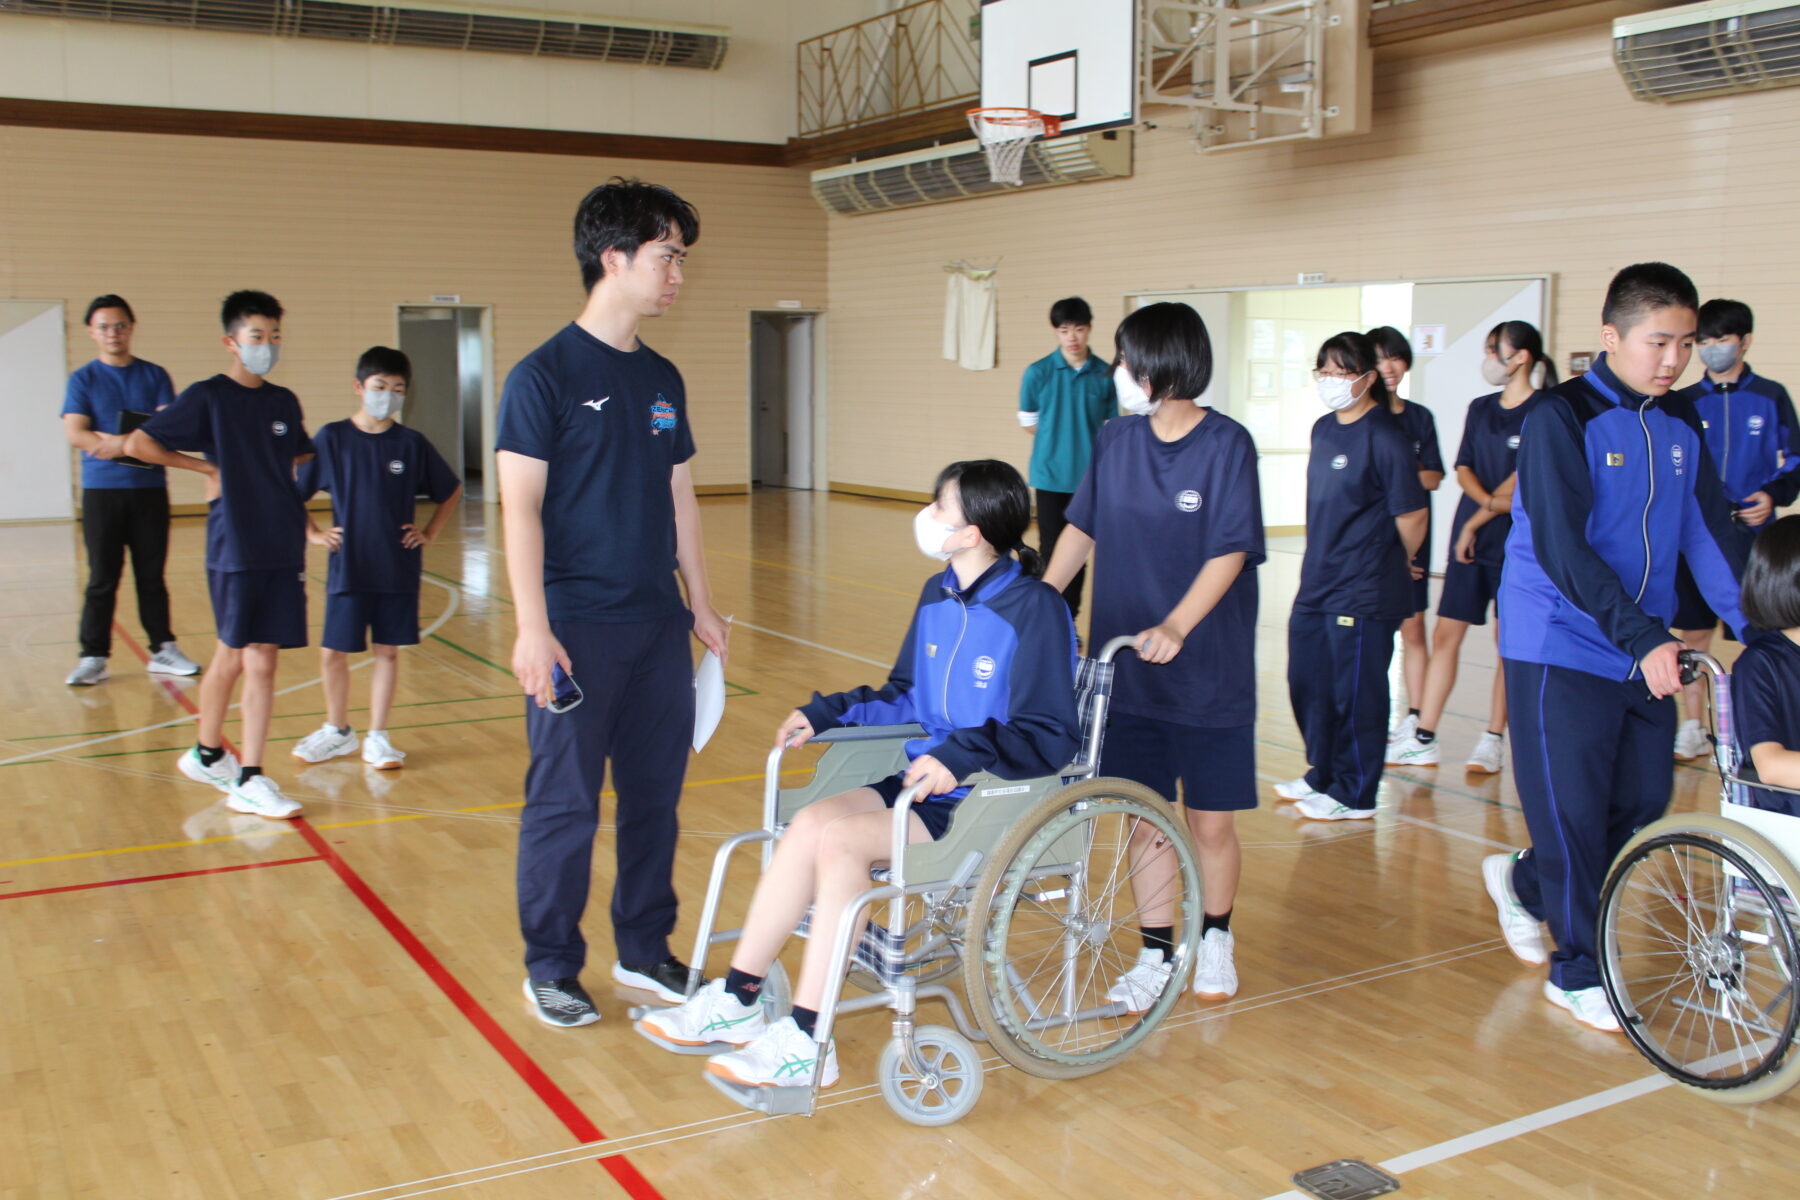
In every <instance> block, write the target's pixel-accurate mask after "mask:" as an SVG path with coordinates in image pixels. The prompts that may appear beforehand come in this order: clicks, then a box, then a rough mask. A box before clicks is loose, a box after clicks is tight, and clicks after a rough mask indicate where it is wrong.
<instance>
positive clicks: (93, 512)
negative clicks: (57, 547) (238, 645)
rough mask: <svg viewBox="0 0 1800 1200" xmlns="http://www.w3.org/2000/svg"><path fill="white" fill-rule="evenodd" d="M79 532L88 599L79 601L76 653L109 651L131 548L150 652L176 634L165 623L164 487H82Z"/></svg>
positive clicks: (166, 524) (166, 496)
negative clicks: (85, 559) (78, 649)
mask: <svg viewBox="0 0 1800 1200" xmlns="http://www.w3.org/2000/svg"><path fill="white" fill-rule="evenodd" d="M81 536H82V540H84V541H85V542H86V543H87V556H88V585H87V599H86V601H85V602H84V603H83V604H82V606H81V656H82V657H83V658H106V657H107V656H108V655H110V654H111V653H112V623H113V609H114V607H115V605H116V603H117V601H118V598H119V580H120V578H121V577H122V576H123V575H124V573H125V551H126V550H130V551H131V576H132V580H133V582H135V583H136V585H137V602H138V619H139V620H140V621H142V622H143V623H144V637H145V638H146V639H147V640H148V642H149V646H150V651H151V653H155V652H156V648H157V647H158V646H160V645H162V644H163V643H164V642H172V641H174V640H175V633H174V631H173V630H172V629H170V628H169V588H168V585H166V584H165V583H163V564H164V562H165V561H167V559H168V557H169V493H168V491H167V490H166V489H164V488H159V487H156V488H93V489H91V490H88V491H84V492H82V493H81Z"/></svg>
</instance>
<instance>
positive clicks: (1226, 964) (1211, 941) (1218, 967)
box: [1194, 929, 1238, 1000]
mask: <svg viewBox="0 0 1800 1200" xmlns="http://www.w3.org/2000/svg"><path fill="white" fill-rule="evenodd" d="M1236 948H1237V939H1236V938H1234V937H1232V936H1231V930H1229V929H1209V930H1207V931H1206V936H1205V937H1204V938H1202V939H1201V940H1200V965H1199V966H1197V967H1195V968H1194V995H1196V996H1198V997H1199V998H1200V999H1202V1000H1229V999H1231V998H1232V997H1233V996H1235V995H1237V989H1238V980H1237V964H1236V963H1235V962H1233V961H1232V954H1233V951H1234V950H1235V949H1236Z"/></svg>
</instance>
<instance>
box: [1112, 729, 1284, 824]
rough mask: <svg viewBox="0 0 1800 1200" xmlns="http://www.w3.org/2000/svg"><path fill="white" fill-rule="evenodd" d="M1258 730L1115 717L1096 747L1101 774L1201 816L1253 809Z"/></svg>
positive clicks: (1254, 802) (1254, 804)
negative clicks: (1141, 787) (1178, 793)
mask: <svg viewBox="0 0 1800 1200" xmlns="http://www.w3.org/2000/svg"><path fill="white" fill-rule="evenodd" d="M1255 732H1256V727H1255V726H1254V725H1234V726H1229V727H1227V728H1223V729H1207V728H1202V727H1201V726H1198V725H1177V724H1176V723H1175V722H1173V721H1159V720H1157V719H1156V718H1154V717H1140V716H1136V715H1134V714H1132V713H1122V712H1115V713H1113V714H1112V716H1111V717H1110V718H1109V719H1108V720H1107V722H1106V738H1105V740H1104V741H1102V742H1101V744H1100V774H1102V775H1111V776H1114V777H1116V778H1119V779H1129V780H1131V781H1132V782H1133V783H1141V784H1143V785H1144V786H1145V787H1147V788H1149V789H1150V790H1151V791H1153V792H1155V793H1156V794H1157V795H1159V796H1161V797H1162V798H1163V799H1165V800H1171V801H1172V800H1174V799H1175V784H1176V781H1177V780H1179V781H1180V783H1181V800H1182V803H1183V804H1185V805H1187V807H1189V808H1194V809H1199V810H1201V811H1203V812H1235V811H1237V810H1239V809H1246V808H1255V807H1256V737H1255Z"/></svg>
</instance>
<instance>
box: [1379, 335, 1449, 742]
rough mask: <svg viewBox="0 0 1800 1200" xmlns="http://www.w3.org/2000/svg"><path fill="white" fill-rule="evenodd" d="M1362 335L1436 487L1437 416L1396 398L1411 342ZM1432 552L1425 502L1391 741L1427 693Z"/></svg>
mask: <svg viewBox="0 0 1800 1200" xmlns="http://www.w3.org/2000/svg"><path fill="white" fill-rule="evenodd" d="M1365 336H1367V337H1368V339H1369V343H1370V344H1371V345H1373V346H1374V347H1375V369H1376V371H1378V372H1379V373H1380V374H1381V382H1382V385H1383V386H1384V387H1386V388H1387V392H1388V411H1389V412H1391V413H1393V414H1394V420H1395V421H1397V422H1399V425H1400V430H1401V432H1402V433H1404V434H1406V438H1407V440H1408V441H1410V442H1411V443H1412V446H1413V458H1414V459H1416V460H1417V461H1418V464H1419V486H1420V487H1423V488H1424V489H1425V490H1426V491H1427V492H1435V491H1437V490H1438V486H1439V485H1440V484H1442V483H1443V482H1444V455H1443V451H1442V450H1440V449H1439V448H1438V435H1437V418H1436V417H1434V416H1432V415H1431V410H1430V409H1429V408H1426V407H1425V406H1424V405H1423V404H1414V403H1412V402H1411V401H1409V400H1402V399H1401V398H1400V381H1401V380H1402V379H1404V378H1406V373H1407V372H1408V371H1410V370H1412V362H1413V352H1412V343H1411V342H1409V341H1407V340H1406V335H1405V334H1403V333H1401V332H1400V331H1399V330H1398V329H1395V328H1394V327H1393V326H1392V325H1379V326H1377V327H1375V328H1374V329H1371V330H1369V332H1368V333H1367V335H1365ZM1427 500H1428V501H1429V497H1428V498H1427ZM1430 557H1431V506H1430V504H1429V502H1428V503H1427V504H1426V507H1425V540H1424V541H1423V542H1421V543H1420V544H1419V549H1418V552H1417V553H1415V554H1414V555H1413V558H1412V579H1413V590H1412V597H1413V600H1412V602H1413V611H1412V615H1410V616H1408V617H1407V618H1406V619H1405V620H1404V621H1402V622H1400V674H1401V677H1402V678H1404V679H1405V680H1406V702H1407V704H1408V705H1410V706H1411V707H1409V708H1408V709H1407V714H1406V716H1405V717H1404V718H1402V719H1401V721H1400V724H1399V725H1398V726H1397V727H1396V728H1395V729H1394V730H1393V731H1392V732H1390V733H1389V734H1388V741H1389V742H1396V741H1399V740H1400V739H1401V738H1403V737H1406V736H1407V735H1409V734H1410V733H1411V732H1412V731H1413V729H1415V728H1417V726H1418V720H1419V705H1420V703H1421V702H1422V701H1421V698H1422V697H1423V696H1424V694H1425V670H1426V664H1427V663H1428V662H1429V661H1430V659H1429V656H1428V655H1427V653H1426V649H1425V610H1426V609H1428V608H1430V607H1431V562H1430ZM1389 761H1392V759H1390V760H1389Z"/></svg>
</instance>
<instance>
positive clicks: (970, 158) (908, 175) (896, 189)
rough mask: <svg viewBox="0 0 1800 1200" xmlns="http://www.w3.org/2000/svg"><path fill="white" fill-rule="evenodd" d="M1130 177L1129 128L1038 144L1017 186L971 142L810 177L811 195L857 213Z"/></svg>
mask: <svg viewBox="0 0 1800 1200" xmlns="http://www.w3.org/2000/svg"><path fill="white" fill-rule="evenodd" d="M1130 174H1131V131H1130V130H1125V129H1111V130H1106V131H1104V132H1101V133H1081V134H1075V135H1073V136H1071V137H1063V138H1050V139H1047V140H1045V141H1041V142H1033V143H1032V144H1031V145H1029V146H1027V147H1026V148H1025V160H1024V164H1023V165H1022V166H1021V168H1020V170H1019V184H1018V186H1017V187H1015V186H1013V185H1012V184H1010V183H995V182H994V181H993V180H992V179H991V178H990V177H989V176H988V165H987V159H986V157H985V156H984V155H983V154H982V152H981V144H980V143H979V142H975V141H967V142H956V143H954V144H952V145H949V146H933V147H932V148H931V149H929V150H915V151H913V152H911V153H909V154H892V155H889V156H887V157H885V158H870V159H864V160H863V161H862V162H854V163H849V164H847V165H845V166H842V167H826V168H825V169H824V170H821V171H814V172H813V173H812V191H813V197H814V198H815V199H817V200H818V202H819V203H820V204H821V205H823V206H824V207H825V208H826V209H827V210H828V211H830V212H835V213H847V214H851V215H855V214H857V213H872V212H884V211H886V210H887V209H890V208H914V207H916V206H918V205H921V204H942V203H943V202H944V201H946V200H964V199H967V198H969V197H971V196H991V195H993V194H995V193H996V192H1017V191H1023V190H1025V189H1027V188H1041V187H1056V186H1058V185H1060V184H1065V183H1087V182H1090V181H1092V180H1095V179H1119V178H1123V177H1124V176H1127V175H1130Z"/></svg>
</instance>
